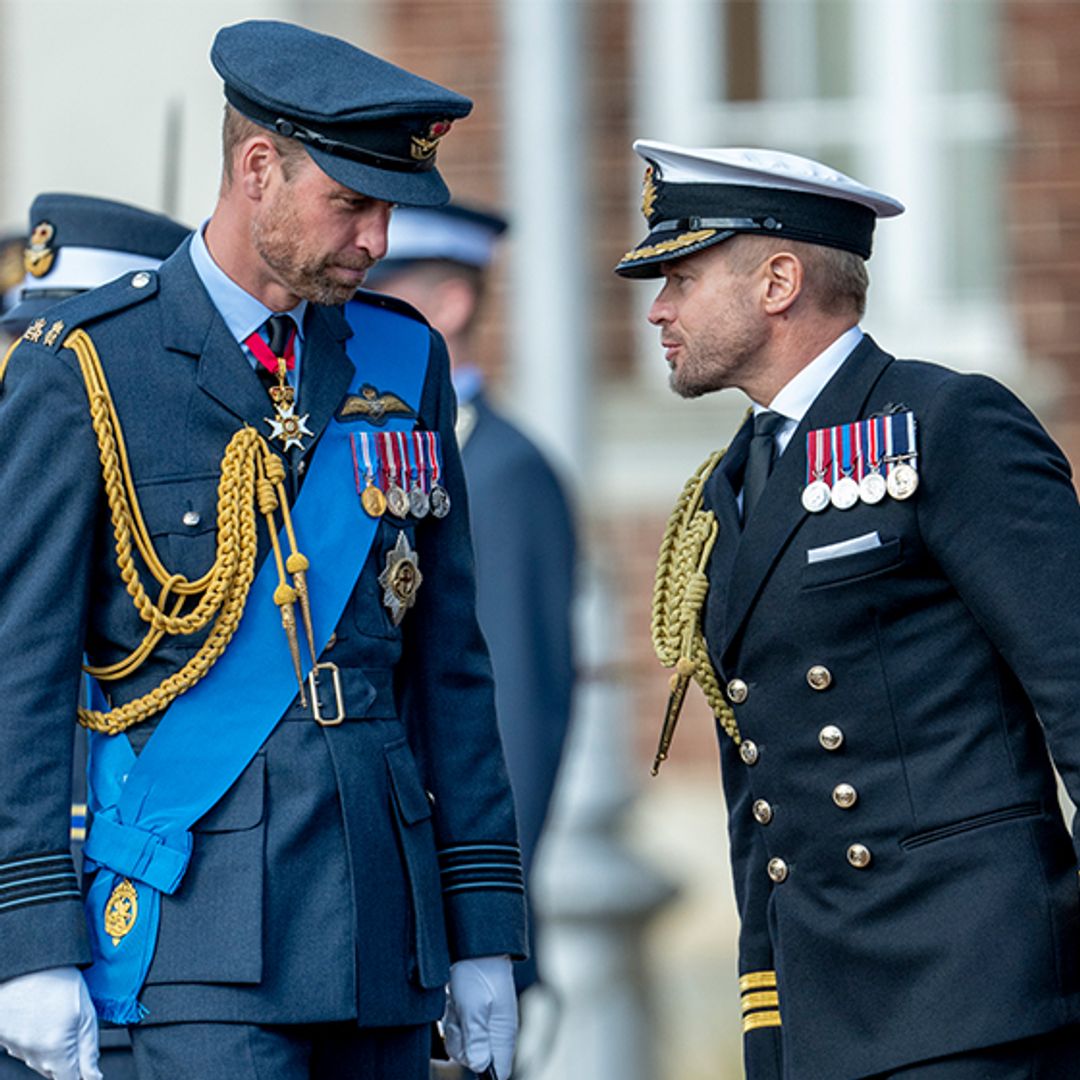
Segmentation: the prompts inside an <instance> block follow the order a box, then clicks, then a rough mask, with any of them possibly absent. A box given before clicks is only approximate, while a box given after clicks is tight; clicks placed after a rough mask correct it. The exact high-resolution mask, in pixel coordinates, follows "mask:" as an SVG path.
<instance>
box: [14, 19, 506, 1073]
mask: <svg viewBox="0 0 1080 1080" xmlns="http://www.w3.org/2000/svg"><path fill="white" fill-rule="evenodd" d="M211 58H212V61H213V63H214V65H215V67H216V69H217V70H218V72H219V73H220V74H221V75H222V77H223V78H224V80H225V92H226V98H227V101H228V106H227V109H226V117H225V124H224V176H223V181H222V187H221V192H220V196H219V200H218V204H217V207H216V208H215V210H214V213H213V215H212V216H211V218H210V220H209V222H208V223H207V224H206V225H205V226H204V227H203V228H201V229H199V230H198V231H197V232H196V234H195V235H194V236H193V237H192V239H191V241H190V242H189V243H186V244H184V245H183V246H182V247H181V248H180V249H179V251H177V252H176V254H175V255H173V256H172V257H171V258H170V259H168V260H167V261H166V262H165V263H164V264H163V265H162V267H161V269H160V271H159V272H156V273H155V272H152V271H138V272H136V273H134V274H128V275H125V276H124V277H122V278H121V279H120V280H118V281H117V282H114V283H113V284H111V285H109V286H106V287H104V288H102V289H99V290H96V291H94V292H92V293H88V294H86V295H85V296H82V297H78V298H75V299H73V300H69V301H66V302H64V303H63V304H61V305H59V306H58V307H56V308H54V309H51V310H50V311H49V312H48V314H47V316H46V317H42V318H39V319H36V320H35V321H34V322H32V323H31V324H30V326H29V327H28V328H27V330H26V333H25V335H24V337H23V339H22V340H21V341H20V342H19V344H18V345H17V346H16V347H15V349H14V350H13V351H12V352H11V353H10V354H9V356H8V357H7V359H6V362H5V372H4V378H3V392H2V396H0V429H2V430H3V432H4V433H5V436H6V440H7V445H8V447H9V452H8V453H7V454H6V455H5V459H4V462H3V466H2V468H3V475H2V477H0V490H2V491H3V493H4V499H5V506H6V507H7V508H8V512H7V513H6V515H5V518H6V521H7V523H8V524H7V528H6V529H5V531H4V534H3V537H2V539H0V567H2V573H0V580H2V581H3V583H4V584H3V590H4V592H3V596H2V598H0V599H2V602H3V610H4V612H5V615H4V619H3V623H2V626H0V639H2V641H3V645H4V649H5V652H6V653H7V655H8V656H9V657H10V658H12V663H10V664H8V665H5V668H4V670H5V672H6V674H5V675H3V676H0V678H2V679H3V683H4V693H3V695H2V697H3V699H4V706H3V708H4V709H6V710H7V711H8V712H7V720H6V721H5V722H4V724H3V725H2V727H3V731H4V732H5V734H4V740H5V752H4V755H3V757H4V761H5V762H6V763H7V765H6V766H5V767H6V768H7V770H8V771H7V772H6V774H5V780H4V783H3V784H2V785H0V804H2V805H0V888H2V889H3V893H2V896H3V899H2V900H0V905H2V906H0V942H2V947H0V958H2V961H0V979H2V980H3V982H2V983H0V1042H2V1043H3V1044H4V1045H5V1046H6V1047H7V1048H8V1049H9V1050H11V1051H12V1052H13V1053H15V1054H16V1056H19V1057H21V1058H23V1059H24V1060H26V1061H28V1062H29V1063H30V1064H31V1065H32V1066H33V1067H35V1068H36V1069H37V1070H38V1071H39V1072H41V1073H42V1074H43V1075H52V1076H56V1077H61V1078H64V1080H69V1078H77V1077H82V1078H83V1080H86V1078H90V1077H96V1076H97V1075H98V1071H97V1067H96V1064H95V1058H96V1020H95V1009H96V1012H97V1016H98V1017H99V1018H100V1019H102V1020H105V1021H109V1022H114V1023H122V1024H129V1025H131V1033H132V1041H133V1045H134V1050H135V1057H136V1064H137V1067H138V1071H139V1075H140V1077H141V1078H157V1077H166V1076H168V1077H173V1076H178V1075H186V1076H198V1077H200V1078H207V1080H213V1078H214V1077H226V1076H228V1077H244V1076H246V1077H250V1078H252V1080H254V1077H256V1076H267V1075H271V1076H275V1077H282V1078H290V1077H296V1078H299V1077H327V1078H329V1077H343V1076H358V1077H359V1076H363V1077H372V1078H382V1080H391V1078H393V1080H398V1078H402V1080H410V1078H411V1080H420V1078H421V1077H426V1074H427V1061H428V1039H429V1027H430V1022H431V1021H432V1020H433V1019H435V1018H437V1017H438V1016H439V1015H440V1014H442V1013H443V1011H444V1007H445V1023H446V1031H447V1041H448V1045H449V1047H450V1050H451V1052H452V1054H454V1056H455V1057H456V1058H457V1059H458V1060H459V1061H461V1062H462V1063H464V1064H467V1065H468V1066H469V1067H470V1068H472V1069H473V1070H474V1071H482V1070H485V1069H487V1070H488V1071H489V1072H490V1073H491V1074H492V1075H496V1076H498V1077H500V1078H505V1077H506V1076H507V1075H508V1074H509V1063H510V1059H511V1056H512V1052H513V1042H514V1033H515V1027H516V1010H515V1001H514V993H513V981H512V973H511V964H512V959H516V958H520V957H521V956H523V955H524V953H525V950H526V946H525V927H524V905H523V882H522V874H521V866H520V853H519V849H518V845H517V837H516V829H515V824H514V815H513V805H512V799H511V794H510V788H509V784H508V782H507V778H506V772H505V766H504V763H503V758H502V752H501V747H500V744H499V738H498V731H497V727H496V722H495V715H494V708H493V693H492V680H491V673H490V665H489V662H488V659H487V654H486V651H485V649H484V645H483V640H482V638H481V636H480V632H479V629H478V627H477V624H476V619H475V613H474V609H473V590H474V585H473V577H472V556H471V550H470V539H469V529H468V517H467V500H466V496H465V491H464V482H463V478H462V474H461V465H460V459H459V456H458V454H457V452H456V448H455V446H454V437H453V422H454V405H453V393H452V389H451V386H450V380H449V368H448V363H447V359H446V351H445V347H444V345H443V343H442V341H441V339H440V338H439V337H438V335H437V334H434V333H433V332H432V331H431V330H430V329H429V328H428V326H427V324H426V323H424V322H423V320H422V319H421V318H420V317H419V316H418V315H417V314H416V313H415V312H413V311H412V310H411V309H408V308H406V307H405V306H404V305H398V304H393V303H390V302H389V301H386V300H383V299H379V298H375V297H370V298H369V299H368V302H366V303H364V304H362V305H358V309H354V310H352V311H351V312H350V313H349V315H348V317H346V316H345V314H344V313H343V311H342V309H341V307H340V306H339V305H341V304H342V303H343V302H344V301H347V300H349V299H351V298H352V297H353V295H354V293H355V291H356V289H357V287H358V286H359V285H360V283H361V282H362V280H363V277H364V274H365V272H366V270H367V269H368V268H369V267H370V265H371V264H372V263H373V262H374V261H375V260H377V259H378V258H380V257H381V256H382V255H383V254H384V252H385V246H386V227H387V220H388V217H389V214H390V209H391V205H392V204H394V203H403V204H419V205H437V204H438V203H441V202H443V201H445V200H446V198H447V192H446V188H445V185H444V184H443V182H442V180H441V178H440V177H439V174H438V172H437V170H436V168H435V156H436V152H437V148H438V143H439V141H440V139H441V138H442V137H443V136H444V135H445V134H446V133H447V131H448V130H449V128H450V127H451V125H452V123H453V121H454V120H455V119H457V118H459V117H461V116H464V115H465V114H466V113H467V112H468V111H469V108H470V103H469V102H468V100H467V99H465V98H462V97H460V96H459V95H457V94H454V93H453V92H451V91H448V90H446V89H444V88H442V87H439V86H436V85H434V84H432V83H429V82H427V81H425V80H423V79H420V78H418V77H416V76H413V75H411V74H409V73H408V72H405V71H402V70H401V69H398V68H395V67H393V66H392V65H390V64H387V63H385V62H383V61H381V60H379V59H377V58H375V57H373V56H370V55H368V54H366V53H364V52H362V51H360V50H359V49H356V48H354V47H352V46H351V45H348V44H346V43H344V42H341V41H338V40H335V39H333V38H328V37H325V36H323V35H320V34H315V33H312V32H310V31H307V30H303V29H301V28H298V27H295V26H290V25H287V24H283V23H276V22H249V23H241V24H238V25H236V26H232V27H227V28H225V29H224V30H222V31H221V32H220V33H219V34H218V36H217V38H216V39H215V42H214V47H213V51H212V54H211ZM368 455H371V456H373V457H374V458H375V459H377V460H379V461H381V462H382V463H383V464H384V465H387V466H390V467H388V468H380V469H379V470H378V471H377V472H376V471H374V470H372V471H361V469H360V468H359V466H358V461H359V459H360V457H361V456H363V457H364V458H365V459H366V458H367V457H368ZM398 455H400V456H398ZM436 462H437V463H438V469H437V476H436V468H435V463H436ZM414 492H419V495H417V496H414ZM419 496H423V497H425V498H427V499H428V500H429V502H430V503H431V504H432V505H435V504H437V505H438V506H439V507H440V510H439V513H438V514H437V515H436V514H431V515H427V516H424V517H421V515H420V514H419V513H418V512H417V510H418V505H419ZM84 657H85V662H86V667H87V670H88V671H89V672H90V673H91V674H92V675H93V676H94V677H95V679H96V680H97V682H98V683H99V684H100V686H101V688H102V690H103V692H104V695H105V703H104V705H103V707H102V708H98V709H82V710H80V713H79V717H80V720H81V721H82V722H83V724H84V725H85V726H87V727H89V728H90V729H91V732H92V734H91V765H90V778H91V789H90V808H91V815H92V822H91V825H90V829H89V834H88V837H87V842H86V847H85V858H86V860H87V868H88V875H87V877H88V881H87V885H86V896H85V905H84V902H83V901H84V898H83V897H82V896H80V893H79V889H78V888H77V886H76V882H75V876H74V871H73V868H72V864H71V859H70V855H69V853H68V851H67V843H66V839H67V817H68V805H67V804H68V802H69V795H70V792H69V787H70V760H71V751H70V741H71V740H70V733H71V728H70V721H71V718H72V716H73V712H74V710H75V708H76V705H77V702H78V691H79V684H80V680H81V672H80V668H81V666H82V663H83V660H84ZM316 661H317V662H316ZM80 969H81V973H80ZM91 1002H92V1004H91Z"/></svg>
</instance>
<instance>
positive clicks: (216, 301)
mask: <svg viewBox="0 0 1080 1080" xmlns="http://www.w3.org/2000/svg"><path fill="white" fill-rule="evenodd" d="M206 224H207V223H206V222H205V221H204V222H203V223H202V225H201V226H199V228H198V229H196V230H195V234H194V235H193V236H192V238H191V261H192V263H194V264H195V273H196V274H198V275H199V280H200V281H201V282H202V283H203V286H204V287H205V288H206V291H207V292H208V293H209V294H210V300H211V302H212V303H213V305H214V307H216V308H217V309H218V311H219V312H220V314H221V317H222V318H223V319H224V320H225V325H226V326H227V327H228V328H229V333H230V334H232V336H233V338H235V340H236V342H237V344H238V345H239V346H240V347H241V348H242V349H243V350H244V354H245V355H246V356H247V358H248V359H249V360H250V361H251V366H252V368H254V367H255V365H256V364H257V363H258V361H257V360H256V359H255V355H254V354H253V353H252V351H251V350H250V349H249V348H248V347H247V346H246V345H245V344H244V342H245V341H246V340H247V339H248V338H249V337H250V336H251V335H252V334H253V333H255V331H256V330H258V329H259V328H260V327H261V326H262V324H263V323H264V322H266V320H267V319H269V318H270V316H271V315H291V316H292V319H293V322H295V323H296V341H295V343H294V349H295V353H296V363H295V366H294V367H293V370H292V371H291V372H289V381H290V382H291V383H292V384H293V386H295V387H297V388H299V386H300V357H301V355H302V353H303V341H304V313H305V312H306V311H307V305H308V302H307V301H306V300H301V301H300V303H299V304H297V305H296V307H294V308H292V309H291V310H289V311H271V310H270V309H269V308H268V307H267V306H266V305H265V304H264V303H263V302H262V301H261V300H256V299H255V297H254V296H252V295H251V293H249V292H248V291H247V290H246V289H242V288H241V287H240V286H239V285H237V284H236V282H235V281H233V279H232V278H231V277H229V275H228V274H226V273H225V271H224V270H222V269H221V267H220V266H218V264H217V263H216V262H214V259H213V256H211V254H210V249H209V248H208V247H207V246H206V240H205V239H204V237H203V230H204V229H205V228H206ZM299 396H300V394H299V389H298V390H297V401H298V404H299Z"/></svg>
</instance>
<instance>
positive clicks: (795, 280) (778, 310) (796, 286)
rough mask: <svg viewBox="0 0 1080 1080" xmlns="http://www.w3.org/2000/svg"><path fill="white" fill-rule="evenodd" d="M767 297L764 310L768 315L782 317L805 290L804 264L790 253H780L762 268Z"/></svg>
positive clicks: (763, 305)
mask: <svg viewBox="0 0 1080 1080" xmlns="http://www.w3.org/2000/svg"><path fill="white" fill-rule="evenodd" d="M762 274H763V276H764V283H765V295H764V299H763V303H762V309H763V310H764V311H765V313H766V314H767V315H782V314H783V313H784V312H786V311H787V310H789V309H790V307H791V305H792V304H794V303H795V301H796V300H797V299H798V298H799V294H800V293H801V292H802V289H803V264H802V262H801V261H800V259H799V257H798V256H797V255H793V254H792V253H791V252H790V251H778V252H777V253H776V254H775V255H771V256H770V257H769V258H768V259H767V260H766V261H765V263H764V265H763V266H762Z"/></svg>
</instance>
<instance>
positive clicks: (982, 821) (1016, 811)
mask: <svg viewBox="0 0 1080 1080" xmlns="http://www.w3.org/2000/svg"><path fill="white" fill-rule="evenodd" d="M1041 815H1042V807H1041V806H1039V804H1038V803H1020V804H1019V805H1017V806H1006V807H1004V808H1002V809H1001V810H989V811H987V812H986V813H984V814H975V815H973V816H972V817H969V818H962V819H961V820H960V821H954V822H951V823H949V824H948V825H939V826H938V827H937V828H934V829H924V830H923V831H922V832H917V833H912V835H911V836H906V837H905V838H904V839H903V840H901V841H900V846H901V847H902V848H903V849H904V850H905V851H911V850H912V849H913V848H920V847H925V846H926V845H927V844H933V843H935V842H936V841H938V840H945V839H948V837H950V836H959V835H960V834H961V833H967V832H971V831H972V830H973V829H984V828H986V827H987V826H988V825H1000V824H1001V823H1002V822H1006V821H1022V820H1024V819H1026V818H1036V817H1040V816H1041Z"/></svg>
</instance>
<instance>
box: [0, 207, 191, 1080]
mask: <svg viewBox="0 0 1080 1080" xmlns="http://www.w3.org/2000/svg"><path fill="white" fill-rule="evenodd" d="M190 235H191V230H190V229H189V228H187V227H186V226H184V225H180V224H178V223H177V222H175V221H173V220H172V219H171V218H169V217H166V216H165V215H164V214H157V213H153V212H152V211H150V210H143V209H142V208H140V207H137V206H131V205H129V204H128V203H123V202H118V201H116V200H113V199H102V198H98V197H96V196H92V195H77V194H72V193H69V192H46V193H43V194H41V195H38V196H37V198H35V199H34V201H33V203H32V204H31V206H30V229H29V233H28V236H29V237H33V238H34V239H33V241H29V240H28V239H27V237H25V236H24V237H22V238H21V240H20V241H19V248H18V278H17V281H13V282H12V283H11V284H9V285H8V288H7V291H6V293H5V296H6V297H8V298H9V299H10V302H9V303H8V304H7V305H6V307H5V309H4V312H3V314H2V315H0V330H2V331H3V332H4V333H5V334H7V335H9V336H10V337H11V338H17V337H19V336H20V335H21V334H23V333H24V332H25V330H26V328H27V327H28V326H29V325H30V323H32V322H33V321H34V320H35V319H37V318H42V317H45V315H46V312H47V311H48V310H49V308H51V307H53V306H55V305H56V304H58V303H59V302H60V301H61V300H66V299H68V298H69V297H72V296H77V295H79V294H80V293H84V292H88V291H89V290H90V289H96V288H97V287H98V286H99V285H105V284H106V283H108V282H110V281H112V280H114V279H115V278H117V277H119V276H120V275H121V274H124V273H132V272H135V271H138V270H156V269H157V268H158V267H159V266H160V265H161V263H162V262H163V260H165V259H167V258H168V257H169V256H170V255H171V254H172V253H173V252H174V251H175V250H176V248H177V247H178V246H179V245H180V244H181V242H182V241H184V240H185V239H187V237H188V236H190ZM5 250H6V249H5ZM4 265H5V266H6V265H7V264H6V263H4ZM12 277H14V268H12ZM74 762H75V764H74V769H73V772H72V804H71V845H72V854H73V856H74V858H75V866H76V870H77V871H81V863H82V842H83V840H84V839H85V838H86V732H85V731H84V730H83V729H82V728H81V727H77V728H76V731H75V750H74ZM100 1049H101V1060H100V1067H101V1070H102V1073H103V1074H104V1076H105V1080H130V1078H133V1077H134V1076H135V1065H134V1062H133V1061H132V1058H131V1045H130V1043H129V1041H128V1037H127V1033H126V1032H125V1031H124V1030H123V1029H122V1028H104V1029H103V1030H102V1031H101V1033H100ZM33 1075H35V1074H34V1072H33V1070H31V1069H29V1068H28V1067H27V1066H26V1065H23V1064H22V1063H21V1062H19V1061H18V1060H16V1059H15V1058H13V1057H11V1056H9V1055H7V1054H4V1055H0V1078H6V1077H11V1078H12V1080H16V1078H18V1077H22V1078H24V1080H25V1078H28V1077H30V1076H33Z"/></svg>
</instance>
